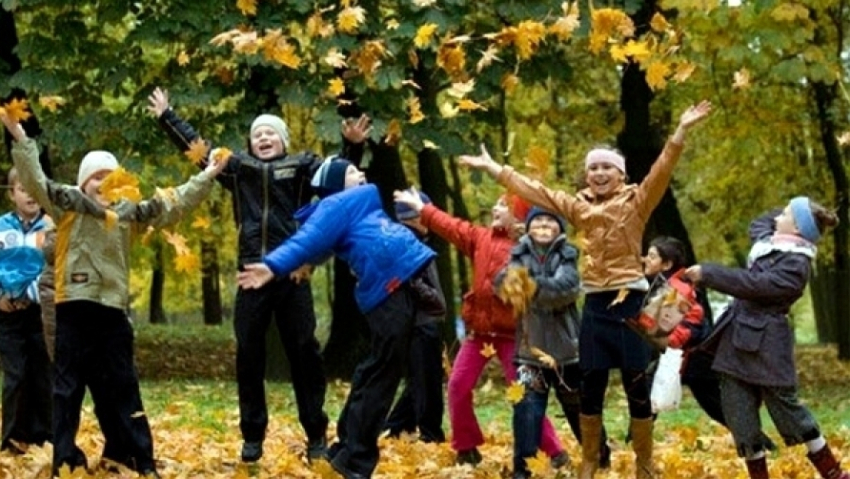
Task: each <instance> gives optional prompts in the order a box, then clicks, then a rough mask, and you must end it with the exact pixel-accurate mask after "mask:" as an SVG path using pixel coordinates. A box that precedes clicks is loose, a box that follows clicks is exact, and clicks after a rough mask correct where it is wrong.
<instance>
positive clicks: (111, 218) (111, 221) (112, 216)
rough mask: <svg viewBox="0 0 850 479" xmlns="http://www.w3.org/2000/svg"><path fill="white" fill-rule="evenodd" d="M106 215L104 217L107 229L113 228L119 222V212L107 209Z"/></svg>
mask: <svg viewBox="0 0 850 479" xmlns="http://www.w3.org/2000/svg"><path fill="white" fill-rule="evenodd" d="M105 213H106V217H104V219H103V221H104V222H105V223H106V229H107V230H111V229H112V228H114V227H115V225H116V224H117V223H118V213H116V212H114V211H112V210H110V209H108V208H107V209H106V212H105Z"/></svg>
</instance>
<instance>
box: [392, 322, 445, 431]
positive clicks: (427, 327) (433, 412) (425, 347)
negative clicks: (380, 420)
mask: <svg viewBox="0 0 850 479" xmlns="http://www.w3.org/2000/svg"><path fill="white" fill-rule="evenodd" d="M442 345H443V342H442V340H441V339H440V328H439V323H437V322H436V321H430V322H427V323H423V324H417V325H416V326H415V327H414V328H413V337H412V338H411V340H410V353H409V354H408V358H409V359H408V365H407V368H408V372H407V382H406V384H405V387H404V391H402V393H401V396H400V397H399V399H398V401H396V404H395V407H393V409H392V411H391V412H390V415H389V417H388V418H387V423H386V426H385V427H386V429H389V430H390V434H393V435H398V434H400V433H402V432H413V431H415V430H416V428H417V427H418V428H419V439H420V440H422V441H424V442H445V441H446V435H445V433H444V432H443V409H444V403H443V349H442Z"/></svg>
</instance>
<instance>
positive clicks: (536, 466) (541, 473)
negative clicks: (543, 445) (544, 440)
mask: <svg viewBox="0 0 850 479" xmlns="http://www.w3.org/2000/svg"><path fill="white" fill-rule="evenodd" d="M525 465H526V466H527V467H528V471H529V472H531V475H532V477H545V476H546V475H547V474H548V473H549V472H550V471H551V470H552V462H551V461H550V460H549V456H548V455H547V454H546V453H545V452H543V451H540V450H538V451H537V454H535V455H534V457H526V458H525Z"/></svg>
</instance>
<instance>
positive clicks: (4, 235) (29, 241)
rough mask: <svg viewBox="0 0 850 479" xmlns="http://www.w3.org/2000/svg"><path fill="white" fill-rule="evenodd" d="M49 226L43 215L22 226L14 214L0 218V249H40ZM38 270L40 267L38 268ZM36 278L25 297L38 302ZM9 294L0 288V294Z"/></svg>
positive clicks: (21, 222) (7, 214)
mask: <svg viewBox="0 0 850 479" xmlns="http://www.w3.org/2000/svg"><path fill="white" fill-rule="evenodd" d="M49 226H50V223H49V220H48V218H47V216H46V215H45V214H44V213H39V215H38V217H36V218H35V220H33V222H32V223H30V224H29V225H24V223H23V221H21V218H20V217H19V216H18V215H17V214H16V213H15V212H9V213H6V214H5V215H3V216H0V249H6V248H20V247H29V248H37V249H39V250H40V249H41V245H42V243H43V242H44V235H45V230H46V229H47V228H48V227H49ZM6 266H8V265H6ZM39 269H40V267H39ZM37 279H38V278H34V280H33V282H32V284H30V286H29V287H28V288H27V290H26V295H27V297H28V298H29V299H30V300H32V301H35V302H38V281H36V280H37ZM3 293H7V294H8V293H10V292H9V291H5V292H4V291H3V290H2V288H0V294H3Z"/></svg>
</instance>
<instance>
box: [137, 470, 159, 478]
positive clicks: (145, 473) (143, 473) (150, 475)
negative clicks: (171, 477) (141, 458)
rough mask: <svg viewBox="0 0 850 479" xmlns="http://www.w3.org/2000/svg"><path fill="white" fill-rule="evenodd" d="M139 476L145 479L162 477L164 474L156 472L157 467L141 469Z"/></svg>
mask: <svg viewBox="0 0 850 479" xmlns="http://www.w3.org/2000/svg"><path fill="white" fill-rule="evenodd" d="M139 476H141V477H143V478H145V479H162V476H160V475H159V473H158V472H156V469H145V470H144V471H140V472H139Z"/></svg>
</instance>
